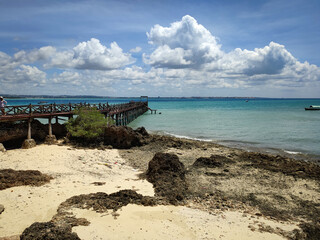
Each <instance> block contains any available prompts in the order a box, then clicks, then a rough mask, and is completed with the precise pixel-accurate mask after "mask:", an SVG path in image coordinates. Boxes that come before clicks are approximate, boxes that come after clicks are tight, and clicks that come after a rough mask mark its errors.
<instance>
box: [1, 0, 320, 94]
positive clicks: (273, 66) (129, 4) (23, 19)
mask: <svg viewBox="0 0 320 240" xmlns="http://www.w3.org/2000/svg"><path fill="white" fill-rule="evenodd" d="M319 13H320V1H317V0H307V1H305V0H291V1H289V0H283V1H281V0H278V1H275V0H274V1H262V0H251V1H249V0H247V1H240V0H238V1H231V0H230V1H203V0H198V1H189V0H184V1H176V0H171V1H152V0H148V1H147V0H137V1H135V0H126V1H121V0H118V1H109V0H106V1H102V0H100V1H98V0H83V1H81V0H78V1H71V0H63V1H62V0H60V1H59V0H50V1H49V0H0V84H1V90H0V93H1V94H3V95H5V94H54V95H60V94H68V95H76V94H82V95H102V96H140V95H149V96H258V97H320V67H319V66H320V56H319V52H320V51H319V50H320V17H319Z"/></svg>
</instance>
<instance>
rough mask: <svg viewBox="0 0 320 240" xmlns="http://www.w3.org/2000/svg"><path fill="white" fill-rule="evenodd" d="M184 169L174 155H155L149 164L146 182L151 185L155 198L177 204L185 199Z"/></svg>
mask: <svg viewBox="0 0 320 240" xmlns="http://www.w3.org/2000/svg"><path fill="white" fill-rule="evenodd" d="M185 172H186V171H185V167H184V165H183V163H182V162H180V161H179V158H178V156H177V155H175V154H170V153H156V154H155V155H154V157H153V158H152V160H151V161H150V162H149V166H148V170H147V172H146V175H147V180H148V181H149V182H151V183H152V184H153V187H154V188H155V192H156V195H157V196H161V197H166V198H167V199H168V200H169V202H170V203H172V204H177V203H178V201H181V200H183V199H184V198H185V196H186V193H187V189H188V187H187V184H186V180H185Z"/></svg>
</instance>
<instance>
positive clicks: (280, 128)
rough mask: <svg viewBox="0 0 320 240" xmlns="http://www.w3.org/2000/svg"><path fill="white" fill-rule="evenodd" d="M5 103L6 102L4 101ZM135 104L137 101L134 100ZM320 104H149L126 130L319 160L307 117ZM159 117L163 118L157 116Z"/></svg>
mask: <svg viewBox="0 0 320 240" xmlns="http://www.w3.org/2000/svg"><path fill="white" fill-rule="evenodd" d="M7 100H8V99H7ZM130 100H131V99H107V98H104V99H101V98H87V99H84V98H79V99H74V98H70V99H67V98H65V99H9V100H8V104H10V105H23V104H29V103H31V104H37V103H38V102H40V101H46V102H48V103H54V102H55V103H57V104H59V103H69V102H71V103H79V102H87V103H99V102H102V103H103V102H107V101H108V102H109V104H115V103H121V102H128V101H130ZM134 100H139V99H134ZM310 105H320V99H250V100H249V101H248V102H246V101H245V100H244V99H172V98H168V99H166V98H154V99H149V107H150V108H152V109H157V114H150V112H148V113H146V114H144V115H143V116H140V117H139V118H138V119H136V120H135V121H133V122H132V123H130V125H129V126H131V127H133V128H136V127H139V126H144V127H145V128H146V129H147V130H148V131H152V132H158V133H166V134H171V135H175V136H180V137H188V138H195V139H201V140H211V141H215V142H218V143H222V144H225V145H229V146H234V147H243V148H249V149H264V150H266V151H267V152H268V151H269V152H282V153H288V154H293V155H299V154H300V155H304V156H305V154H306V155H307V156H309V157H310V158H314V159H320V111H305V110H304V108H305V107H308V106H310ZM159 112H161V114H159Z"/></svg>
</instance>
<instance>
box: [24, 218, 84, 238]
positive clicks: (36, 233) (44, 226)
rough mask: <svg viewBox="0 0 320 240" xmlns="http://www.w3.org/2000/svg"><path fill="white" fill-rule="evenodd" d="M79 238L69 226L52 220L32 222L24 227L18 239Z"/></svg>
mask: <svg viewBox="0 0 320 240" xmlns="http://www.w3.org/2000/svg"><path fill="white" fill-rule="evenodd" d="M42 239H50V240H61V239H64V240H80V238H79V237H78V235H77V234H76V233H72V232H71V227H70V226H69V225H66V226H57V225H56V224H54V223H52V222H43V223H39V222H36V223H33V224H32V225H31V226H30V227H28V228H27V229H25V230H24V231H23V233H22V234H21V236H20V240H42Z"/></svg>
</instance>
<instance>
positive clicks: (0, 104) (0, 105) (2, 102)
mask: <svg viewBox="0 0 320 240" xmlns="http://www.w3.org/2000/svg"><path fill="white" fill-rule="evenodd" d="M6 105H7V101H6V100H4V99H3V97H2V96H0V109H1V112H2V115H7V114H6V112H5V110H4V107H5V106H6Z"/></svg>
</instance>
